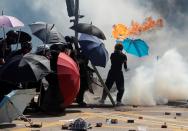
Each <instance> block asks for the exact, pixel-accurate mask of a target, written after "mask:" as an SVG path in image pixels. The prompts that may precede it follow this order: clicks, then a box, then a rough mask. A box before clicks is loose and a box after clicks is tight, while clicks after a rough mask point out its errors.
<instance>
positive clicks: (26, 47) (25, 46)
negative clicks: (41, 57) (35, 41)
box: [7, 41, 32, 60]
mask: <svg viewBox="0 0 188 131" xmlns="http://www.w3.org/2000/svg"><path fill="white" fill-rule="evenodd" d="M31 50H32V43H31V42H29V41H27V42H23V43H21V49H18V50H15V51H12V52H11V53H10V55H8V56H7V60H9V59H10V58H12V57H14V56H16V55H23V56H24V55H25V54H27V53H29V52H31Z"/></svg>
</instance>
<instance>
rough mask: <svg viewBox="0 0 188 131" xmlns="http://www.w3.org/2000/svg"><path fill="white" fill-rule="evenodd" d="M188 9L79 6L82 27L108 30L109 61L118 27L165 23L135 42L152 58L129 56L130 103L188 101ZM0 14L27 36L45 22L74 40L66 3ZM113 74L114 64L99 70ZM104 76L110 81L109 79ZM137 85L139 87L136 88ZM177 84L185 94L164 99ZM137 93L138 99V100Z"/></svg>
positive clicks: (3, 4)
mask: <svg viewBox="0 0 188 131" xmlns="http://www.w3.org/2000/svg"><path fill="white" fill-rule="evenodd" d="M187 5H188V1H187V0H142V1H141V0H80V14H81V15H84V16H85V17H84V18H82V19H81V20H80V22H85V23H91V22H92V24H94V25H96V26H97V27H99V28H100V29H101V30H103V32H104V34H105V35H106V38H107V40H105V41H103V42H104V44H105V47H106V48H107V50H108V52H109V55H110V53H112V52H113V50H114V45H115V39H114V38H113V37H112V35H111V31H112V26H113V25H114V24H117V23H123V24H125V25H128V26H129V25H130V23H131V21H132V20H135V21H138V22H140V23H142V22H143V21H144V19H145V18H146V17H148V16H152V17H153V18H154V19H157V18H160V17H161V18H162V19H163V20H164V27H163V28H161V29H156V30H152V31H149V32H146V33H144V34H142V35H140V36H136V37H135V38H141V39H143V40H144V41H145V42H146V43H147V44H148V45H149V55H148V56H146V57H143V58H137V57H135V56H132V55H130V54H127V56H128V68H129V69H130V71H129V72H127V73H125V88H127V92H126V93H128V94H129V95H126V96H128V98H125V100H126V102H128V103H131V104H135V103H137V104H141V105H155V104H158V103H160V102H161V101H163V103H164V102H165V101H166V100H172V99H187V98H188V94H183V95H182V94H181V93H182V92H185V91H184V90H185V89H186V90H188V87H186V86H185V85H188V82H187V81H188V76H187V72H188V71H187V68H185V67H186V66H185V65H187V60H188V53H187V47H188V45H187V44H188V42H187V41H188V25H187V23H188V8H187V7H186V6H187ZM0 10H3V11H4V14H5V15H11V16H15V17H17V18H19V19H20V20H21V21H23V22H24V23H25V27H23V28H22V30H24V31H27V32H28V33H30V34H31V32H30V30H29V28H28V26H27V25H28V24H30V23H32V22H36V21H44V22H47V23H53V24H55V26H56V27H57V28H58V30H59V31H61V32H62V34H63V35H64V36H66V35H74V32H73V31H72V30H70V29H69V27H70V26H72V24H73V23H70V19H72V18H69V17H68V15H67V10H66V4H65V0H53V1H49V0H16V1H15V0H1V1H0ZM7 30H8V29H7ZM1 33H2V32H1ZM38 44H41V41H40V40H38V39H37V38H36V37H35V36H33V45H34V47H36V46H37V45H38ZM157 56H158V58H159V59H158V60H157ZM159 67H160V68H159ZM169 67H170V68H169ZM109 68H110V61H109V62H108V64H107V66H106V68H99V67H98V69H99V71H102V72H107V71H108V69H109ZM156 72H157V73H156ZM176 74H177V76H179V77H177V76H176ZM101 75H102V77H103V78H105V77H106V75H107V73H102V74H101ZM148 75H149V76H148ZM169 76H170V77H171V78H170V79H169ZM175 76H176V77H175ZM135 81H136V83H137V84H134V83H135ZM156 83H158V84H156ZM159 83H160V84H159ZM174 83H175V84H176V85H177V84H178V86H176V87H179V88H178V89H179V90H181V89H182V90H181V93H177V96H176V95H173V96H174V97H171V96H168V94H165V93H164V94H161V92H164V89H166V90H167V92H168V91H174V92H177V88H175V87H174V86H172V85H174ZM141 85H145V86H146V87H144V86H141ZM156 85H158V86H156ZM164 85H166V86H165V87H164ZM146 90H147V91H146ZM155 92H158V93H157V94H155ZM159 92H160V93H159ZM135 93H137V94H138V95H136V98H135V97H134V94H135ZM130 94H131V95H130ZM143 94H145V95H146V96H148V98H150V101H147V100H146V99H143V98H142V95H143ZM180 96H182V97H180ZM142 99H143V100H142ZM161 99H162V100H161Z"/></svg>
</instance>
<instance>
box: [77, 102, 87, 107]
mask: <svg viewBox="0 0 188 131" xmlns="http://www.w3.org/2000/svg"><path fill="white" fill-rule="evenodd" d="M78 105H79V106H80V107H86V106H87V104H86V103H85V102H78Z"/></svg>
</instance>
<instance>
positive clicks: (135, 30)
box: [112, 16, 164, 39]
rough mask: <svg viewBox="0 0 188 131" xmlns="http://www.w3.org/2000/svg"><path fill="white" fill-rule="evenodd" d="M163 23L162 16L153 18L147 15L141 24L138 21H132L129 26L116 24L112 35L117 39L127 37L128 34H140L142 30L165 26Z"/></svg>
mask: <svg viewBox="0 0 188 131" xmlns="http://www.w3.org/2000/svg"><path fill="white" fill-rule="evenodd" d="M163 25H164V24H163V20H162V18H159V19H157V20H153V18H152V17H151V16H150V17H147V18H146V19H145V21H144V22H143V23H142V24H139V23H138V22H136V21H132V22H131V26H130V27H129V28H127V27H126V26H125V25H123V24H117V25H114V26H113V31H112V35H113V37H114V38H116V39H125V38H126V37H128V36H131V35H140V34H141V33H142V32H146V31H149V30H152V29H154V28H156V27H163Z"/></svg>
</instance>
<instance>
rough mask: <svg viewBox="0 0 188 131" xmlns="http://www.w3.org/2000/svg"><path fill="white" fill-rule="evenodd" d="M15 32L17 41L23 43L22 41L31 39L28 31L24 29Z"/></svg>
mask: <svg viewBox="0 0 188 131" xmlns="http://www.w3.org/2000/svg"><path fill="white" fill-rule="evenodd" d="M16 32H17V33H18V37H17V39H18V42H20V43H23V42H28V41H31V39H32V38H31V36H30V35H29V34H28V33H26V32H24V31H16Z"/></svg>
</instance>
